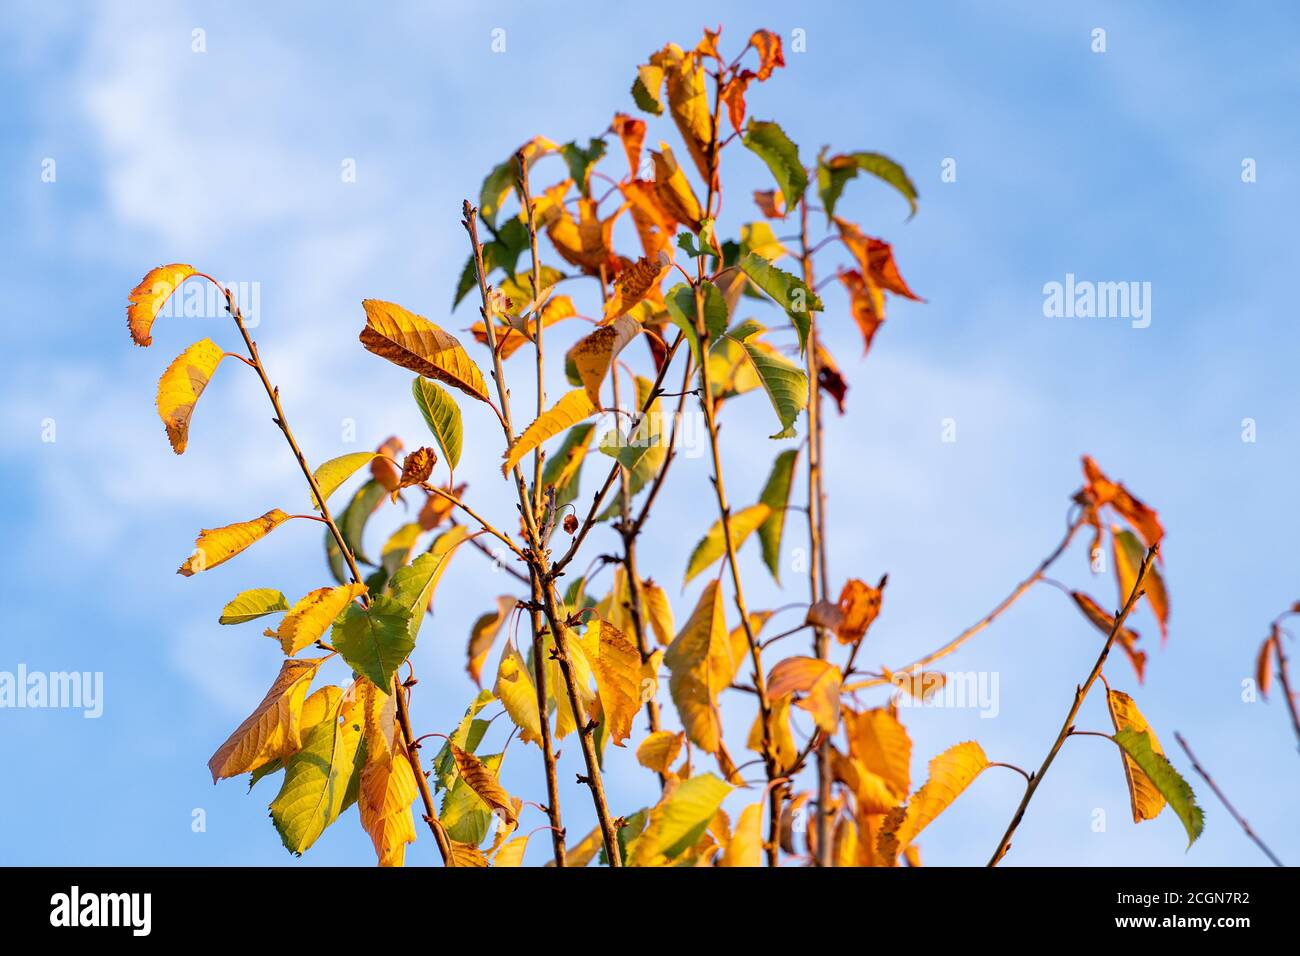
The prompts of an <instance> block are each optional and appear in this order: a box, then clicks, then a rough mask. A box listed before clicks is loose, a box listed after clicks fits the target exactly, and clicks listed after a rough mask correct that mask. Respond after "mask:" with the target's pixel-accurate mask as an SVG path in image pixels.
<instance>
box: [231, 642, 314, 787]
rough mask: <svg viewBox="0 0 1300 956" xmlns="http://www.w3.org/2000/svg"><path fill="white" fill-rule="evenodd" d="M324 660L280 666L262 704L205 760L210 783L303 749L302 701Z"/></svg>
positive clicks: (303, 661) (291, 662)
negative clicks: (209, 773) (210, 777)
mask: <svg viewBox="0 0 1300 956" xmlns="http://www.w3.org/2000/svg"><path fill="white" fill-rule="evenodd" d="M324 659H325V658H317V659H314V660H288V661H285V662H284V663H283V664H281V665H280V673H279V675H277V677H276V678H275V683H273V684H272V685H271V689H270V690H268V691H267V692H266V696H265V697H263V698H262V702H261V703H260V704H258V705H257V707H256V708H255V709H254V710H253V712H252V713H251V714H249V715H248V718H247V719H246V720H245V721H244V722H243V723H242V724H240V725H239V727H238V728H237V729H236V730H235V732H234V733H233V734H231V735H230V737H229V738H228V739H227V740H226V742H225V743H224V744H222V745H221V746H220V747H218V748H217V752H216V753H214V754H213V755H212V759H211V760H209V761H208V769H209V770H211V771H212V782H213V783H216V782H217V781H218V780H224V779H226V778H227V777H234V776H236V775H238V774H241V773H247V772H248V771H250V770H256V769H257V768H258V767H260V766H262V764H264V763H268V762H270V761H272V760H275V759H277V758H279V757H288V756H290V755H291V754H294V753H296V752H297V751H298V750H299V749H300V748H301V747H302V738H301V731H302V725H301V719H302V705H303V700H304V699H305V698H306V696H307V688H309V687H310V686H311V682H312V678H313V677H315V676H316V670H317V668H319V667H320V665H321V661H323V660H324Z"/></svg>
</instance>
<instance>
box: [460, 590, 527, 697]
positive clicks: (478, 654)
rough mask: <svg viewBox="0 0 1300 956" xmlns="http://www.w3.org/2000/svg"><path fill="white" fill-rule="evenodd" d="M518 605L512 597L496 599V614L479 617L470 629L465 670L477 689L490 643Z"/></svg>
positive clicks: (490, 646)
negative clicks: (467, 660) (467, 661)
mask: <svg viewBox="0 0 1300 956" xmlns="http://www.w3.org/2000/svg"><path fill="white" fill-rule="evenodd" d="M518 603H519V600H518V598H515V597H513V596H512V595H509V594H503V595H501V596H500V597H498V598H497V609H496V613H491V612H489V613H487V614H484V615H482V616H480V617H479V619H478V620H477V621H475V622H474V626H473V627H471V628H470V632H469V647H468V648H467V649H466V652H465V653H466V656H467V657H468V658H469V663H468V664H467V665H466V667H465V669H466V670H468V671H469V676H470V677H471V678H472V679H473V681H474V683H475V684H477V685H478V686H479V687H482V686H483V681H482V676H483V663H484V661H486V660H487V656H488V651H490V650H492V642H493V641H495V640H496V639H497V635H498V634H499V633H501V625H503V624H505V622H506V621H508V620H509V619H510V614H511V612H512V611H514V609H515V606H516V605H517V604H518Z"/></svg>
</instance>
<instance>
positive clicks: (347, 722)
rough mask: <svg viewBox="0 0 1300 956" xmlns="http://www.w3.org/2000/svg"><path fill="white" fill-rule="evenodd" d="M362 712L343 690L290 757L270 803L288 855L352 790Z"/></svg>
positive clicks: (319, 829) (307, 843) (306, 844)
mask: <svg viewBox="0 0 1300 956" xmlns="http://www.w3.org/2000/svg"><path fill="white" fill-rule="evenodd" d="M362 720H363V715H362V713H361V707H360V706H359V701H358V700H357V698H356V697H355V695H348V694H344V695H342V696H341V697H340V698H339V702H338V704H337V707H336V709H335V710H334V711H333V712H331V713H330V714H329V715H327V716H326V718H325V719H323V720H321V721H320V722H319V723H318V724H316V726H315V727H313V728H312V730H311V732H310V733H308V734H307V736H306V738H305V739H304V740H303V742H302V749H301V750H299V751H298V752H297V753H295V754H294V755H293V756H292V757H290V758H289V759H288V761H287V763H286V764H285V768H284V782H283V783H282V784H281V786H280V792H279V793H278V794H277V795H276V797H275V799H274V800H272V801H271V807H270V809H271V821H272V822H273V823H274V824H275V828H276V830H277V831H278V832H279V834H280V839H281V840H282V841H283V842H284V846H285V849H287V850H288V851H289V852H290V853H294V854H301V853H304V852H305V851H306V850H307V849H308V848H310V847H311V845H312V844H313V843H315V842H316V840H317V839H318V838H319V837H320V835H321V834H322V833H324V832H325V828H326V827H328V826H329V825H330V824H331V823H333V822H334V821H335V820H336V819H338V817H339V814H340V813H342V812H343V809H344V807H345V805H346V804H347V803H348V799H349V793H350V792H352V793H355V787H354V785H353V784H354V778H357V774H358V773H359V771H360V767H359V766H358V763H359V761H358V757H359V756H360V755H361V728H362Z"/></svg>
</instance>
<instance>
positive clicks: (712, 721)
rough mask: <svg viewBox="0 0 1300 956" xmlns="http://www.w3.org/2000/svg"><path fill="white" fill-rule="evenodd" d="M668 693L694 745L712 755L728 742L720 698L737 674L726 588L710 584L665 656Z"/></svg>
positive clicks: (714, 582) (713, 583) (716, 583)
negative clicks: (724, 599) (726, 610)
mask: <svg viewBox="0 0 1300 956" xmlns="http://www.w3.org/2000/svg"><path fill="white" fill-rule="evenodd" d="M664 664H666V665H667V667H668V670H669V674H670V677H669V680H668V689H669V693H670V694H671V695H672V698H673V703H674V704H676V705H677V713H678V714H679V715H680V717H681V719H682V726H683V727H684V728H685V730H686V735H687V736H688V737H689V738H690V740H691V743H693V744H695V745H696V746H698V747H700V748H701V749H703V750H706V751H708V752H709V753H715V752H716V751H717V750H718V749H719V747H720V746H721V744H722V718H721V715H720V714H719V712H718V694H719V693H720V692H721V691H722V689H723V688H724V687H726V686H727V685H728V684H730V683H731V678H732V677H733V676H734V674H735V671H736V663H735V662H734V661H733V659H732V654H731V647H730V642H729V640H728V634H727V621H726V617H725V615H724V613H723V609H722V588H721V587H720V586H719V584H718V582H717V581H716V580H715V581H710V582H709V583H708V584H707V585H705V587H704V591H703V593H701V595H700V600H699V603H697V604H696V605H695V610H694V611H693V612H692V613H691V616H690V619H689V620H687V622H686V624H685V625H684V626H683V627H682V630H681V632H680V633H679V634H678V635H677V637H676V638H674V639H673V642H672V644H670V645H669V646H668V650H667V651H666V652H665V653H664Z"/></svg>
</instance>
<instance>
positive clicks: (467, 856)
mask: <svg viewBox="0 0 1300 956" xmlns="http://www.w3.org/2000/svg"><path fill="white" fill-rule="evenodd" d="M451 860H452V865H453V866H463V867H467V868H469V869H483V868H484V867H486V866H487V865H488V858H487V856H486V855H485V854H484V853H483V851H482V850H480V849H479V848H478V846H477V845H476V844H473V843H462V842H461V841H460V840H452V841H451Z"/></svg>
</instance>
